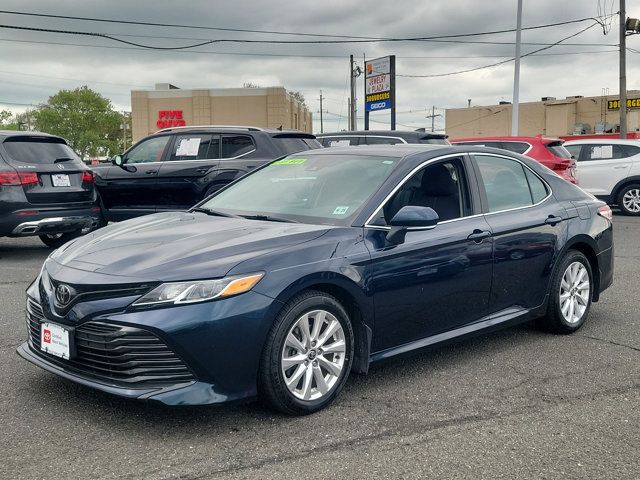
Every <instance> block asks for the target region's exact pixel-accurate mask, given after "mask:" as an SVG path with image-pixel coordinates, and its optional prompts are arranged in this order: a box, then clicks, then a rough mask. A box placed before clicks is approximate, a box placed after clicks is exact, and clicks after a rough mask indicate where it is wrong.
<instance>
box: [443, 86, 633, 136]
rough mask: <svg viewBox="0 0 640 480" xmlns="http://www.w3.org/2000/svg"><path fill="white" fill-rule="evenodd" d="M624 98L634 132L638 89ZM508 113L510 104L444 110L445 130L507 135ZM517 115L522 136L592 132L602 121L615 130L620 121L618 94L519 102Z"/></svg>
mask: <svg viewBox="0 0 640 480" xmlns="http://www.w3.org/2000/svg"><path fill="white" fill-rule="evenodd" d="M627 99H628V101H627V106H628V107H629V110H628V113H627V128H628V131H629V132H635V131H638V130H639V129H640V91H639V90H631V91H629V92H628V93H627ZM511 112H512V105H511V104H510V103H501V104H499V105H489V106H485V107H475V106H474V107H469V108H451V109H447V111H446V117H445V128H446V132H447V134H448V135H449V137H450V138H462V137H486V136H506V135H511ZM519 117H520V118H519V124H518V130H519V131H518V133H519V134H520V135H525V136H532V135H538V134H543V135H546V136H550V137H559V136H565V135H573V134H574V132H576V128H578V129H583V132H582V133H596V130H597V129H598V127H599V126H601V125H603V124H608V125H607V127H608V129H613V130H615V129H616V126H618V125H619V123H620V113H619V97H618V96H614V95H608V96H598V97H582V96H575V97H567V98H564V99H556V98H553V97H545V98H543V99H541V101H539V102H524V103H520V115H519ZM576 124H585V125H580V126H577V125H576ZM598 124H600V125H598Z"/></svg>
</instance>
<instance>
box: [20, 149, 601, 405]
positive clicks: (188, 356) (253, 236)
mask: <svg viewBox="0 0 640 480" xmlns="http://www.w3.org/2000/svg"><path fill="white" fill-rule="evenodd" d="M612 277H613V237H612V224H611V210H610V209H609V207H608V206H606V205H605V204H604V203H603V202H600V201H598V200H596V199H595V198H594V197H592V196H591V195H589V194H587V193H585V192H584V191H582V190H581V189H580V188H578V187H576V186H574V185H571V184H569V183H568V182H566V181H564V180H563V179H562V178H560V177H558V176H557V175H555V174H554V173H553V172H552V171H551V170H548V169H547V168H545V167H543V166H541V165H540V164H539V163H537V162H535V161H533V160H529V159H527V158H526V157H523V156H520V155H517V154H512V153H509V152H506V151H503V150H496V149H489V148H482V147H476V146H469V147H451V146H444V145H443V146H440V145H438V146H436V145H433V146H430V145H407V146H378V147H352V148H332V149H325V150H315V151H308V152H304V153H300V154H295V155H291V156H289V157H286V158H284V159H281V160H276V161H274V162H272V163H270V164H268V165H266V166H264V167H262V168H260V169H258V170H257V171H255V172H254V173H252V174H250V175H248V176H245V177H244V178H242V179H240V180H238V181H236V182H235V183H233V184H231V185H229V186H227V187H225V188H223V189H222V190H220V191H219V192H217V193H216V194H214V195H213V196H211V197H209V198H208V199H207V200H205V201H204V202H202V203H200V204H198V205H197V206H196V207H194V208H192V209H191V210H190V211H188V212H174V213H161V214H155V215H150V216H146V217H141V218H137V219H133V220H130V221H126V222H123V223H119V224H115V225H111V226H108V227H105V228H102V229H100V230H98V231H96V232H93V233H91V234H89V235H87V236H85V237H82V238H79V239H77V240H73V241H71V242H70V243H67V244H66V245H64V246H63V247H61V248H60V249H58V250H56V251H55V252H54V253H53V254H52V255H51V256H50V257H49V258H48V259H47V260H46V262H45V263H44V266H43V268H42V271H41V273H40V275H39V276H38V278H37V279H36V280H35V281H34V282H33V284H32V285H31V286H30V287H29V289H28V290H27V331H28V341H27V342H26V343H24V344H23V345H22V346H20V347H19V349H18V353H19V354H20V355H21V356H22V357H24V358H25V359H27V360H29V361H30V362H32V363H34V364H36V365H38V366H40V367H42V368H44V369H45V370H48V371H50V372H53V373H55V374H58V375H60V376H62V377H64V378H67V379H70V380H72V381H75V382H78V383H81V384H84V385H88V386H91V387H94V388H97V389H100V390H103V391H106V392H110V393H113V394H116V395H120V396H123V397H129V398H137V399H145V400H153V401H157V402H161V403H164V404H169V405H195V404H215V403H221V402H228V401H237V400H244V399H250V398H254V397H259V398H261V399H262V400H263V401H264V402H266V403H267V404H268V405H270V406H272V407H274V408H276V409H279V410H281V411H283V412H287V413H290V414H303V413H310V412H313V411H316V410H319V409H321V408H323V407H325V406H327V405H328V404H329V403H330V402H331V401H333V400H334V399H335V397H336V396H337V395H338V393H339V392H340V391H341V389H342V387H343V386H344V384H345V382H346V380H347V377H348V376H349V374H350V373H351V372H357V373H366V372H367V371H368V369H369V365H371V364H372V363H374V362H378V361H381V360H384V359H387V358H389V357H392V356H394V355H398V354H403V353H406V352H410V351H412V350H415V349H419V348H424V347H427V346H432V345H435V344H438V343H441V342H445V341H450V340H453V339H457V338H460V337H463V336H467V335H470V334H474V333H478V332H485V331H487V330H491V329H496V328H502V327H506V326H509V325H514V324H516V323H520V322H525V321H529V320H533V319H535V320H536V321H537V322H538V323H539V324H540V325H541V326H543V327H545V328H546V329H548V330H550V331H553V332H558V333H571V332H574V331H576V330H577V329H579V328H580V327H581V326H582V325H583V324H584V322H585V320H586V318H587V316H588V313H589V307H590V305H591V303H592V302H595V301H597V300H598V298H599V296H600V294H601V292H602V291H603V290H605V289H606V288H607V287H609V286H610V285H611V283H612Z"/></svg>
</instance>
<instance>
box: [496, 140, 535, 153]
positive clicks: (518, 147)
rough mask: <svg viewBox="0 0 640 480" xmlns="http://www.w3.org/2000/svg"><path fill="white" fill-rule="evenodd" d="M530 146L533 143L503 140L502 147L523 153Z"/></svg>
mask: <svg viewBox="0 0 640 480" xmlns="http://www.w3.org/2000/svg"><path fill="white" fill-rule="evenodd" d="M529 147H531V145H529V144H528V143H526V142H502V148H503V149H504V150H509V151H510V152H514V153H520V154H522V153H524V152H526V151H527V150H529Z"/></svg>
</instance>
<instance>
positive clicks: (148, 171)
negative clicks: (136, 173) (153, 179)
mask: <svg viewBox="0 0 640 480" xmlns="http://www.w3.org/2000/svg"><path fill="white" fill-rule="evenodd" d="M144 173H146V174H147V175H153V174H154V173H158V170H146V171H145V172H144Z"/></svg>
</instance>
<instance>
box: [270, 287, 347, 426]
mask: <svg viewBox="0 0 640 480" xmlns="http://www.w3.org/2000/svg"><path fill="white" fill-rule="evenodd" d="M352 361H353V329H352V327H351V323H350V322H349V319H348V316H347V313H346V312H345V310H344V308H343V307H342V305H340V303H339V302H338V301H337V300H336V299H335V298H334V297H332V296H330V295H327V294H325V293H323V292H318V291H307V292H303V293H301V294H300V295H297V296H296V297H294V298H293V299H292V300H291V301H289V302H288V303H287V304H286V305H285V306H284V308H283V309H282V310H281V312H280V314H279V315H278V317H277V318H276V321H275V323H274V325H273V327H272V329H271V332H270V333H269V336H268V338H267V342H266V345H265V348H264V351H263V354H262V361H261V365H260V372H259V379H258V383H259V385H258V387H259V391H260V396H261V399H262V400H263V401H264V402H265V403H267V404H268V405H269V406H270V407H272V408H275V409H276V410H279V411H281V412H283V413H287V414H289V415H304V414H308V413H313V412H316V411H318V410H321V409H322V408H324V407H326V406H327V405H329V404H330V403H331V402H332V401H333V400H334V399H335V397H336V396H337V395H338V394H339V393H340V391H341V390H342V387H343V386H344V384H345V382H346V380H347V377H348V375H349V371H350V370H351V364H352Z"/></svg>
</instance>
